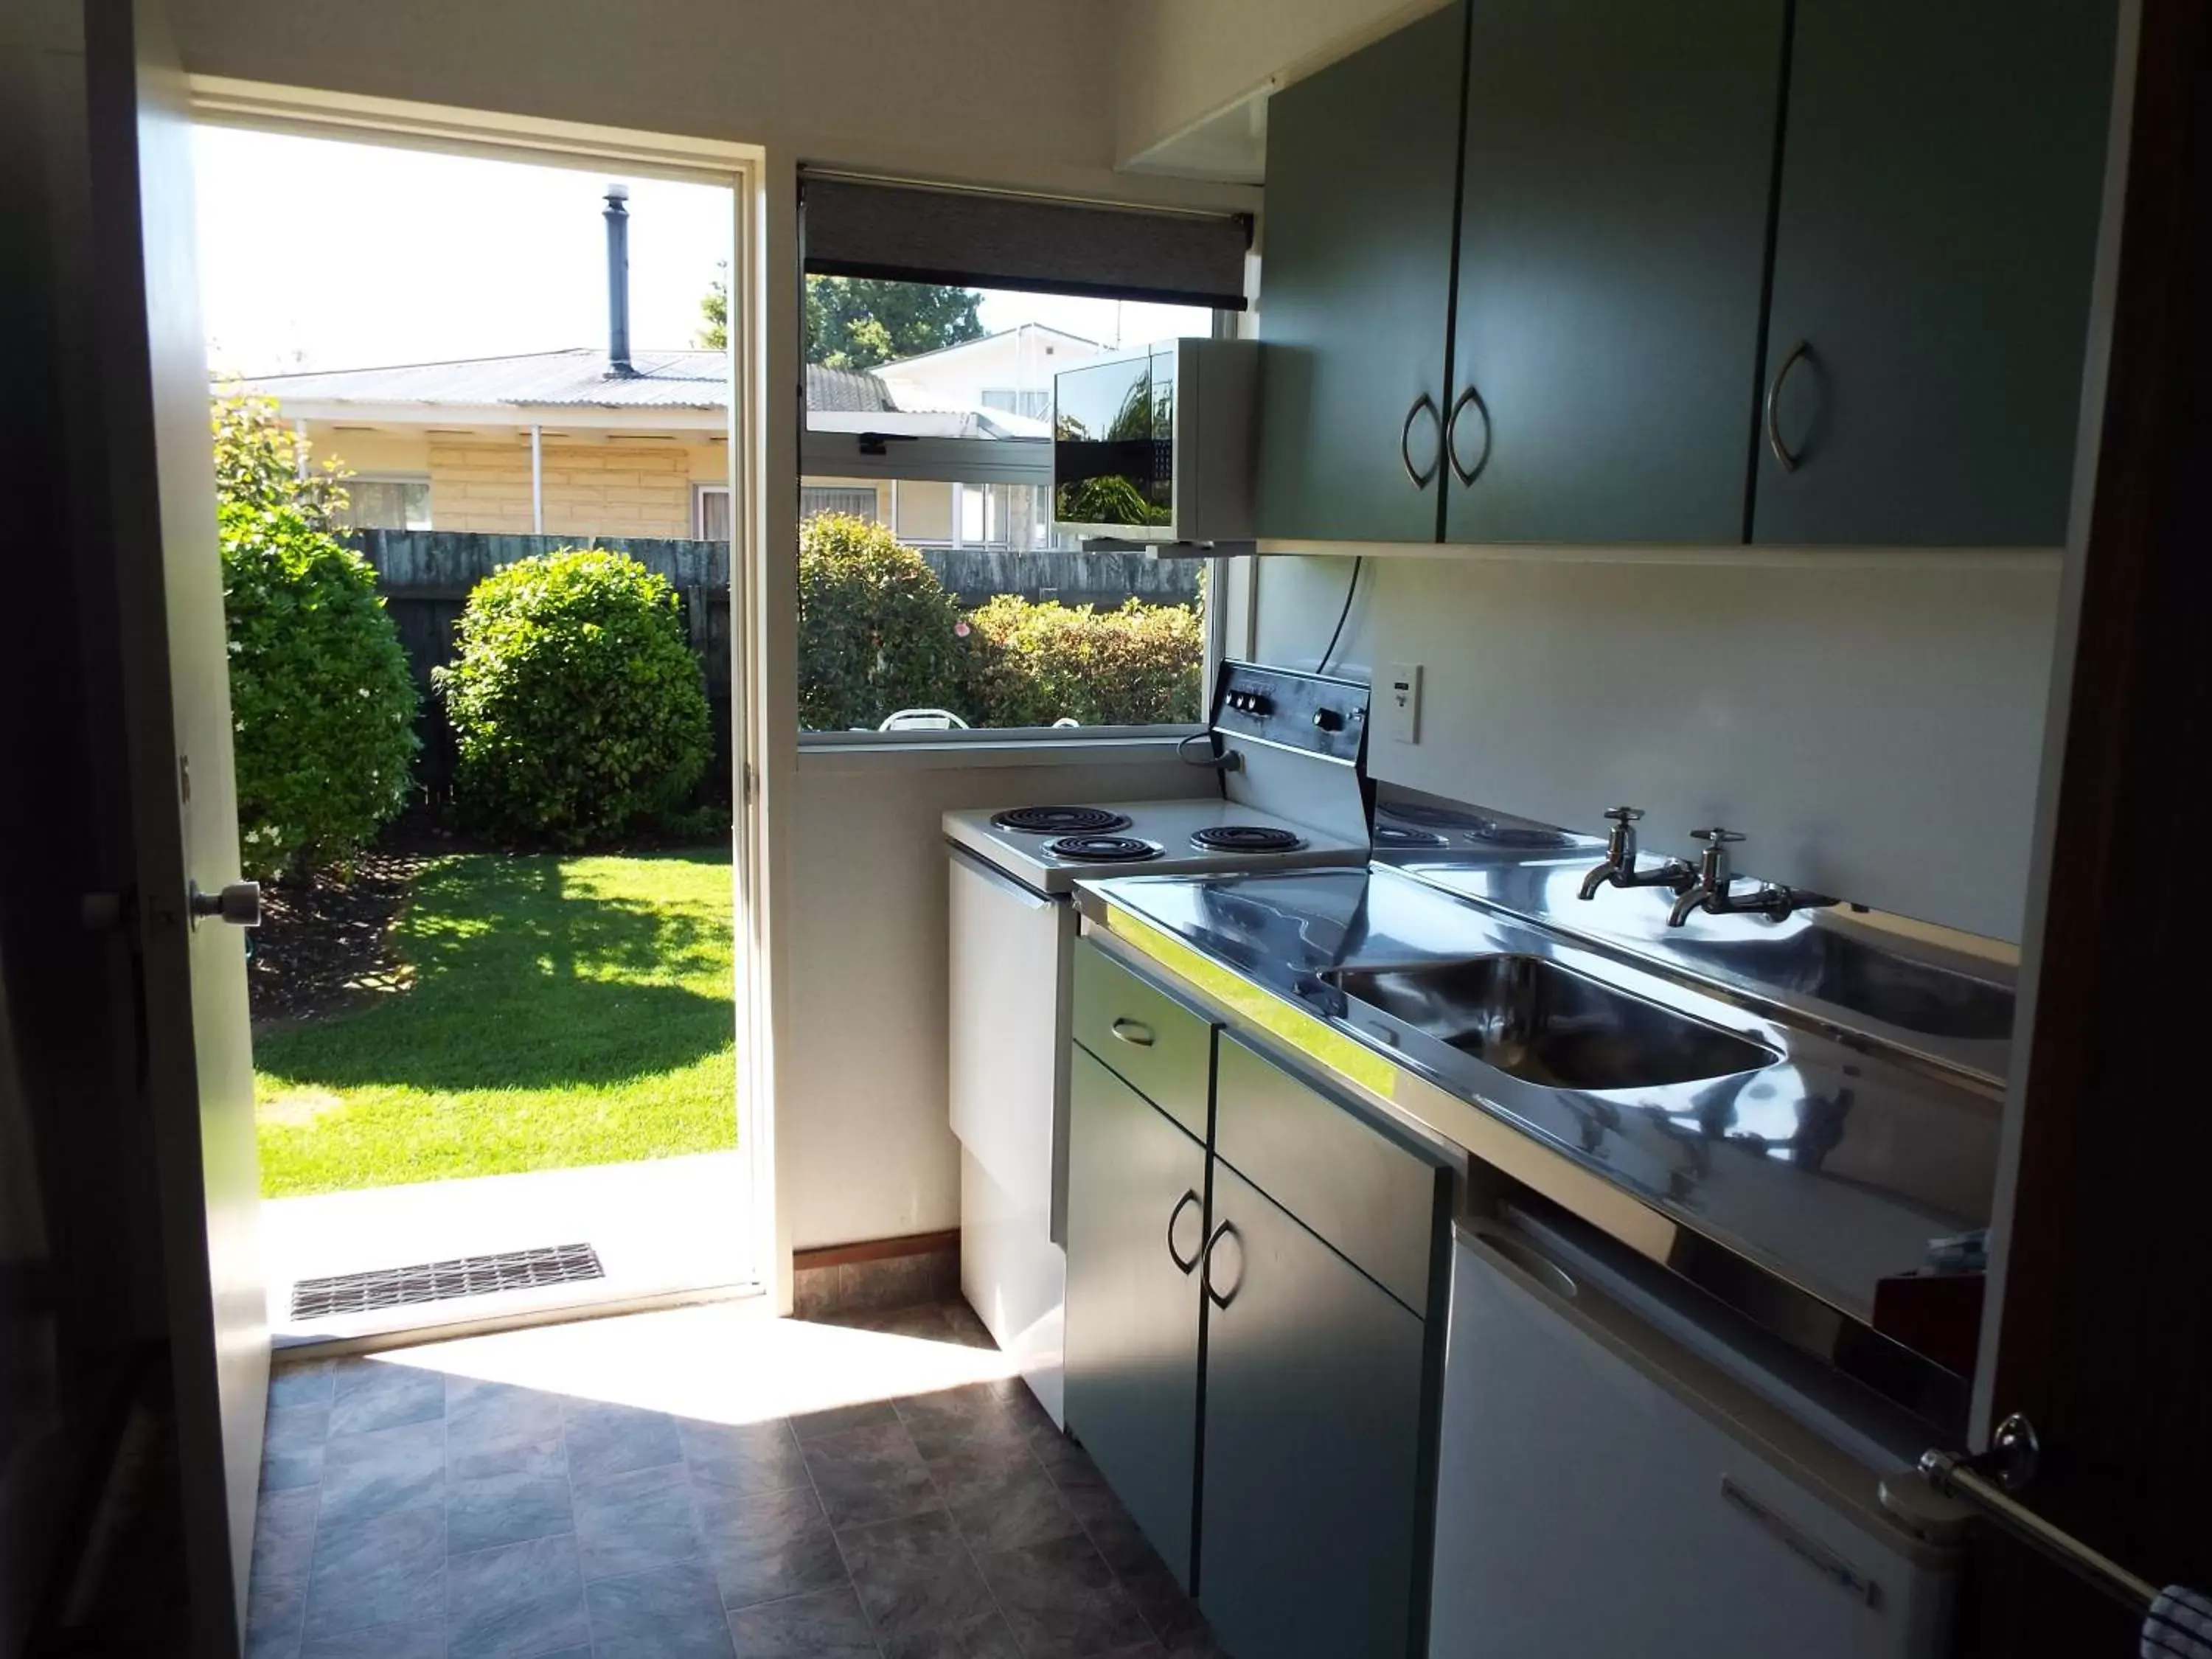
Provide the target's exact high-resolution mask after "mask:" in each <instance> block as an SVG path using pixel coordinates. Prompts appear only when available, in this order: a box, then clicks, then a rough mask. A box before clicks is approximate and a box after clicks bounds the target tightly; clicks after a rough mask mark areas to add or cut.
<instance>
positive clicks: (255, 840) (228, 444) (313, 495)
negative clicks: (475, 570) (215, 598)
mask: <svg viewBox="0 0 2212 1659" xmlns="http://www.w3.org/2000/svg"><path fill="white" fill-rule="evenodd" d="M213 424H214V428H215V471H216V489H217V501H218V506H217V510H216V522H217V526H218V532H219V536H220V540H221V546H222V598H223V629H224V633H225V635H226V636H227V641H228V647H229V656H230V706H231V720H232V727H233V731H232V738H231V749H232V755H233V758H234V767H235V770H236V775H237V780H238V828H239V841H240V865H241V866H242V867H243V868H244V870H245V871H246V873H247V874H248V875H251V876H255V877H259V878H276V877H289V878H298V877H301V876H305V875H308V874H310V873H312V872H313V871H315V870H317V869H319V868H320V867H321V866H325V865H328V864H332V863H342V862H343V861H344V860H348V859H349V858H351V857H352V856H353V855H354V854H356V853H358V852H359V851H360V850H361V849H362V848H363V847H364V846H366V845H367V844H368V841H369V839H370V838H371V837H372V836H374V835H375V833H376V831H377V829H378V827H379V826H380V825H381V824H383V823H386V822H387V821H388V820H389V819H391V818H392V817H394V816H395V815H396V814H397V813H398V811H399V809H400V808H401V806H403V805H404V804H405V802H406V799H407V791H408V787H409V776H408V772H409V763H410V761H411V760H412V759H413V757H414V754H415V750H416V738H415V730H414V721H415V710H416V696H415V683H414V681H413V679H412V678H410V675H409V673H408V670H407V656H406V653H405V652H404V650H402V648H401V647H400V644H399V635H398V629H395V628H394V627H393V626H392V618H391V617H390V616H389V615H387V614H386V611H385V609H384V600H383V599H382V598H381V597H380V595H379V594H378V593H377V591H376V573H375V571H374V570H373V569H371V568H370V567H369V564H368V561H367V560H366V559H364V558H362V556H361V555H360V554H358V553H356V552H355V551H354V550H352V549H351V548H349V547H348V546H347V545H346V544H344V543H343V542H342V541H340V540H339V539H338V538H337V535H336V534H335V533H334V532H336V530H337V514H338V513H340V512H341V511H343V508H344V507H345V505H346V493H345V478H346V476H347V475H346V471H345V469H344V467H343V466H342V465H338V464H337V462H334V461H331V462H325V463H324V464H323V465H319V466H318V465H314V464H313V462H312V460H311V459H310V457H309V455H308V453H307V441H306V440H305V439H303V438H301V436H300V435H298V434H297V433H295V431H294V430H293V428H291V427H290V426H289V425H288V424H287V423H286V422H284V421H283V418H282V417H281V416H280V415H279V413H278V411H277V408H276V404H274V403H271V402H270V400H269V399H267V398H246V397H241V396H236V395H233V396H229V397H223V398H217V399H216V403H215V408H214V416H213Z"/></svg>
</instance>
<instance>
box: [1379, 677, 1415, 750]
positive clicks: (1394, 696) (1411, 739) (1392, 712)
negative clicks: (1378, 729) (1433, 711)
mask: <svg viewBox="0 0 2212 1659" xmlns="http://www.w3.org/2000/svg"><path fill="white" fill-rule="evenodd" d="M1383 736H1384V737H1386V738H1389V739H1390V740H1391V741H1392V742H1393V743H1419V741H1420V740H1421V665H1420V664H1419V663H1417V662H1401V663H1392V664H1391V665H1389V667H1388V668H1386V669H1384V670H1383Z"/></svg>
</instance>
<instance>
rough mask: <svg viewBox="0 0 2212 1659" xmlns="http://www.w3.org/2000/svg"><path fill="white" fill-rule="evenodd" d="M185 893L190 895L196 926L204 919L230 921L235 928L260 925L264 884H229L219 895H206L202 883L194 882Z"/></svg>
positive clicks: (251, 882) (235, 882) (243, 882)
mask: <svg viewBox="0 0 2212 1659" xmlns="http://www.w3.org/2000/svg"><path fill="white" fill-rule="evenodd" d="M187 891H188V892H189V894H190V895H191V910H192V921H193V922H194V923H195V925H197V922H198V921H199V919H200V918H201V917H203V916H206V917H209V918H211V919H212V920H214V921H227V922H228V923H229V924H230V925H231V926H232V927H259V926H260V925H261V884H260V883H259V882H258V881H234V882H230V883H228V884H226V885H225V886H224V887H223V889H222V891H221V892H219V893H204V892H202V891H201V890H200V884H199V883H197V882H193V883H191V885H190V886H189V888H188V889H187Z"/></svg>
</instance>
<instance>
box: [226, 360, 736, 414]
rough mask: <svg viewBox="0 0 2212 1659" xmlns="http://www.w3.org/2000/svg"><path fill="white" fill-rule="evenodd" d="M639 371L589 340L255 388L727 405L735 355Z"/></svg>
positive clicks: (439, 398)
mask: <svg viewBox="0 0 2212 1659" xmlns="http://www.w3.org/2000/svg"><path fill="white" fill-rule="evenodd" d="M631 361H632V362H633V363H634V364H635V367H636V369H637V373H635V374H627V375H616V374H609V373H608V372H607V356H606V353H605V352H604V351H598V350H594V349H591V348H590V347H587V346H576V347H573V348H571V349H568V350H565V351H533V352H528V353H526V354H523V355H522V356H513V357H472V358H464V359H462V360H461V361H459V362H444V363H400V364H396V365H394V366H392V367H391V368H344V369H333V370H330V371H327V372H325V373H320V374H269V375H263V376H260V377H258V378H257V379H254V380H247V381H246V382H245V383H244V384H245V387H246V390H247V391H249V392H258V393H260V394H261V395H263V396H265V397H270V398H276V400H277V401H278V402H279V403H280V404H281V403H283V402H284V401H286V400H287V399H290V400H294V401H297V402H301V403H349V404H475V405H478V406H481V405H483V404H538V405H550V406H556V407H571V406H572V407H578V408H595V409H722V408H726V407H727V405H728V404H729V357H728V355H727V354H726V353H725V352H720V351H640V352H635V353H633V354H632V355H631Z"/></svg>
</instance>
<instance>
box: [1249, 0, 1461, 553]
mask: <svg viewBox="0 0 2212 1659" xmlns="http://www.w3.org/2000/svg"><path fill="white" fill-rule="evenodd" d="M1465 26H1466V25H1465V13H1464V12H1463V11H1462V9H1461V8H1460V7H1458V6H1449V7H1447V8H1446V9H1443V11H1440V12H1437V13H1435V14H1433V15H1431V16H1428V17H1425V18H1424V19H1422V20H1421V21H1419V22H1418V23H1415V24H1413V26H1412V27H1409V28H1406V29H1401V30H1400V31H1399V32H1398V33H1395V34H1393V35H1391V36H1389V38H1388V39H1387V40H1381V41H1378V42H1377V43H1376V44H1375V45H1374V46H1370V47H1368V48H1367V49H1366V50H1364V52H1358V54H1356V55H1355V56H1353V57H1351V58H1346V59H1345V60H1344V61H1343V62H1342V63H1340V64H1333V65H1331V66H1330V67H1329V68H1328V69H1326V70H1322V71H1321V72H1320V73H1319V74H1317V75H1316V76H1313V77H1312V78H1310V80H1306V81H1303V82H1299V83H1298V84H1297V85H1296V86H1293V87H1291V88H1287V89H1286V90H1285V91H1283V92H1281V93H1279V94H1276V96H1275V97H1274V99H1273V100H1272V101H1271V103H1270V104H1269V106H1268V110H1267V217H1266V224H1265V230H1264V235H1263V238H1262V246H1261V267H1260V270H1261V292H1260V336H1261V339H1262V340H1263V341H1264V342H1266V344H1267V349H1266V350H1265V351H1264V352H1263V353H1261V370H1260V377H1261V379H1260V386H1261V391H1260V396H1261V422H1260V434H1261V436H1260V484H1259V501H1258V510H1257V520H1258V527H1259V533H1260V534H1261V535H1262V536H1265V537H1274V538H1287V539H1307V540H1316V541H1403V542H1432V541H1434V540H1435V539H1436V538H1437V524H1438V510H1439V509H1438V501H1439V500H1440V499H1441V491H1442V483H1443V477H1442V475H1443V465H1444V463H1443V402H1444V388H1443V380H1444V346H1445V329H1446V325H1447V321H1448V319H1449V312H1450V307H1451V258H1452V218H1453V213H1452V208H1453V200H1454V191H1455V188H1456V183H1457V180H1456V173H1457V162H1458V156H1459V108H1460V73H1461V65H1462V63H1463V62H1464V61H1465V54H1464V52H1463V51H1462V40H1463V39H1464V31H1465Z"/></svg>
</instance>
